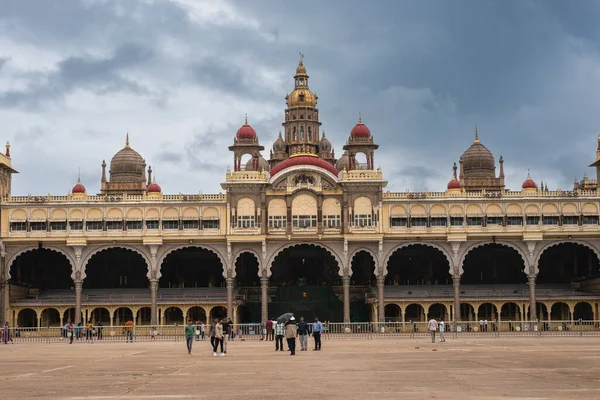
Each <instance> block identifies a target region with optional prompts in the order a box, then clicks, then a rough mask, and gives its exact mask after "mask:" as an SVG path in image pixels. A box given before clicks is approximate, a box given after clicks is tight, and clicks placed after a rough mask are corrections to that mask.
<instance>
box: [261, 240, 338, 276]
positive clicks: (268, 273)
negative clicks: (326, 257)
mask: <svg viewBox="0 0 600 400" xmlns="http://www.w3.org/2000/svg"><path fill="white" fill-rule="evenodd" d="M302 245H309V246H315V247H320V248H322V249H324V250H326V251H327V252H328V253H329V254H331V255H332V256H333V258H334V259H335V261H336V262H337V264H338V268H339V274H340V276H343V274H344V269H346V266H345V264H344V263H343V262H342V258H341V257H340V256H339V255H338V254H337V253H336V252H335V251H333V250H332V249H331V247H329V246H326V245H324V244H322V243H306V242H300V243H288V244H285V245H283V246H280V247H279V248H278V249H277V250H275V251H274V252H273V254H271V256H269V261H268V262H267V264H266V265H265V268H264V273H265V275H266V276H268V277H270V276H271V268H273V261H275V258H276V257H277V256H279V255H280V254H281V253H283V251H284V250H286V249H288V248H290V247H295V246H302Z"/></svg>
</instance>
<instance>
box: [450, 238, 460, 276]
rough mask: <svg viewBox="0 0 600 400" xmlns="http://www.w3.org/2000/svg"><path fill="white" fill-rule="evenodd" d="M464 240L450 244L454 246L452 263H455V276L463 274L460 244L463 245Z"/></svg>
mask: <svg viewBox="0 0 600 400" xmlns="http://www.w3.org/2000/svg"><path fill="white" fill-rule="evenodd" d="M461 244H462V242H458V241H456V242H450V246H452V263H453V264H454V265H453V268H452V269H453V271H454V273H453V274H452V275H453V276H458V277H460V275H461V266H460V265H459V263H460V256H459V251H460V246H461Z"/></svg>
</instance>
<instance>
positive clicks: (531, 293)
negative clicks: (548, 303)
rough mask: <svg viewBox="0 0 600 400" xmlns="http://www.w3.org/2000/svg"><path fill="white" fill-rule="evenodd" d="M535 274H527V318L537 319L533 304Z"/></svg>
mask: <svg viewBox="0 0 600 400" xmlns="http://www.w3.org/2000/svg"><path fill="white" fill-rule="evenodd" d="M535 305H536V304H535V275H530V276H529V320H530V321H535V320H537V310H536V306H535Z"/></svg>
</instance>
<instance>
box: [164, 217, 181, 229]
mask: <svg viewBox="0 0 600 400" xmlns="http://www.w3.org/2000/svg"><path fill="white" fill-rule="evenodd" d="M162 228H163V229H171V230H173V229H179V221H178V220H176V219H174V220H167V221H163V224H162Z"/></svg>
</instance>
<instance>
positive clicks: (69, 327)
mask: <svg viewBox="0 0 600 400" xmlns="http://www.w3.org/2000/svg"><path fill="white" fill-rule="evenodd" d="M67 336H68V337H69V344H73V336H75V325H73V323H72V322H71V321H69V323H68V324H67Z"/></svg>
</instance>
